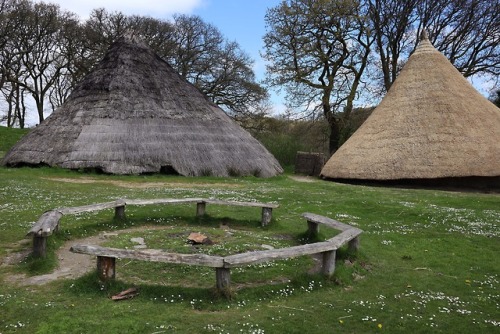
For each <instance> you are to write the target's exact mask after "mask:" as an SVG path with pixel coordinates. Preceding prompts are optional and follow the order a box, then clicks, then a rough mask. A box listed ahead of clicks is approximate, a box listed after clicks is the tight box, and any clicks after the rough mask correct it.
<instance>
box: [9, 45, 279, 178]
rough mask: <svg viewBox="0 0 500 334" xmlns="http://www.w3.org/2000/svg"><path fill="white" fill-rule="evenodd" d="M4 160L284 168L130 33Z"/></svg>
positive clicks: (186, 170)
mask: <svg viewBox="0 0 500 334" xmlns="http://www.w3.org/2000/svg"><path fill="white" fill-rule="evenodd" d="M2 163H3V164H4V165H8V166H18V165H39V164H47V165H50V166H60V167H63V168H71V169H80V168H83V169H86V168H90V169H93V168H95V169H100V170H102V171H104V172H106V173H113V174H138V173H151V172H160V171H171V172H177V173H179V174H181V175H214V176H227V175H258V176H262V177H269V176H274V175H276V174H279V173H281V172H282V168H281V166H280V165H279V163H278V162H277V160H276V159H275V158H274V157H273V156H272V155H271V154H270V153H269V152H268V151H267V150H266V149H265V148H264V147H263V146H262V145H261V144H260V143H259V142H258V141H257V140H256V139H254V138H253V137H252V136H251V135H250V134H249V133H248V132H246V131H245V130H244V129H243V128H241V127H240V126H239V125H237V124H236V123H235V122H234V121H233V120H232V119H230V118H229V117H228V116H227V115H226V114H225V113H224V111H223V110H222V109H220V108H219V107H217V106H216V105H215V104H213V103H212V102H210V101H209V100H208V99H207V98H206V97H205V96H204V95H203V94H202V93H200V92H199V91H198V90H197V89H196V88H195V87H194V86H193V85H191V84H190V83H188V82H187V81H186V80H184V79H183V78H182V77H180V76H179V75H178V74H177V73H176V72H175V71H174V70H173V69H172V68H171V67H170V66H169V65H168V64H167V63H166V62H165V61H163V60H162V59H160V57H158V56H157V55H156V54H155V53H154V52H153V51H152V50H151V49H150V48H149V47H147V46H146V45H145V44H143V43H142V42H140V41H137V39H136V38H134V37H132V36H124V37H122V38H120V39H119V40H118V41H117V42H116V43H114V44H113V45H112V46H111V47H110V49H109V50H108V52H107V54H106V55H105V57H104V59H103V60H102V61H101V62H100V63H99V64H98V65H97V66H96V68H95V69H94V70H93V71H92V72H91V73H90V74H89V75H87V76H86V77H85V78H84V79H83V80H82V82H80V83H79V85H78V86H77V87H76V88H75V90H74V91H73V92H72V94H71V95H70V97H69V98H68V100H67V101H66V102H65V103H64V104H63V105H62V106H61V107H60V108H59V109H58V110H56V111H55V112H54V113H53V114H52V115H51V116H50V117H48V118H47V119H46V120H45V122H43V123H42V124H40V125H39V126H38V127H36V128H34V129H33V130H32V131H31V132H30V133H29V134H28V135H26V136H25V137H24V138H23V139H22V140H21V141H20V142H19V143H17V144H16V145H15V146H14V147H13V148H12V149H11V151H9V152H8V153H7V155H6V156H5V157H4V159H3V161H2Z"/></svg>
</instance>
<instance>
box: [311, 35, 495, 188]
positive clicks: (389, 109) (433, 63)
mask: <svg viewBox="0 0 500 334" xmlns="http://www.w3.org/2000/svg"><path fill="white" fill-rule="evenodd" d="M321 175H322V177H323V178H327V179H333V180H337V181H344V182H351V183H360V182H361V183H366V182H375V183H383V184H391V183H392V184H408V183H411V184H424V185H425V184H429V185H439V186H441V185H444V186H448V185H452V186H467V187H468V186H473V187H474V186H486V187H495V188H498V187H499V185H500V109H498V108H497V107H496V106H495V105H494V104H493V103H491V102H490V101H488V100H487V99H486V98H485V97H483V96H482V95H481V94H480V93H479V92H477V91H476V90H475V89H474V88H473V87H472V86H471V85H470V84H469V82H468V81H467V80H466V79H465V78H464V77H463V76H462V75H461V74H460V72H458V70H457V69H455V67H454V66H453V65H452V64H451V63H450V62H449V61H448V59H447V58H446V57H445V56H444V55H442V54H441V53H440V52H439V51H437V50H436V49H435V48H434V47H433V45H432V44H431V43H430V42H429V40H428V39H427V36H426V35H425V34H423V36H422V38H421V41H420V43H419V45H418V47H417V48H416V50H415V52H414V53H413V54H412V55H411V56H410V58H409V60H408V62H407V63H406V65H405V66H404V68H403V69H402V71H401V73H400V74H399V76H398V78H397V79H396V81H395V82H394V84H393V85H392V87H391V88H390V90H389V91H388V92H387V95H386V96H385V97H384V99H383V100H382V101H381V103H380V105H379V106H378V107H377V108H376V109H375V110H374V111H373V113H372V115H371V116H370V117H369V118H368V119H367V120H366V121H365V122H364V123H363V125H362V126H361V127H360V128H359V129H358V130H357V131H356V132H355V133H354V134H353V135H352V136H351V137H350V138H349V139H348V140H347V141H346V142H345V143H344V145H342V147H340V149H339V150H338V151H337V152H335V154H334V155H333V156H332V157H331V158H330V159H329V160H328V162H327V163H326V164H325V166H324V168H323V169H322V171H321Z"/></svg>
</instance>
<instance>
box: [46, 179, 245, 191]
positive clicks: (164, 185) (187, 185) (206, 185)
mask: <svg viewBox="0 0 500 334" xmlns="http://www.w3.org/2000/svg"><path fill="white" fill-rule="evenodd" d="M45 179H46V180H51V181H57V182H66V183H79V184H88V183H102V184H111V185H113V186H117V187H122V188H130V189H148V188H175V187H183V188H219V187H220V188H222V187H225V188H227V187H229V188H238V187H241V185H239V184H235V183H232V184H231V183H184V182H126V181H119V180H97V179H93V178H90V177H82V178H78V179H71V178H62V177H61V178H57V177H50V178H45Z"/></svg>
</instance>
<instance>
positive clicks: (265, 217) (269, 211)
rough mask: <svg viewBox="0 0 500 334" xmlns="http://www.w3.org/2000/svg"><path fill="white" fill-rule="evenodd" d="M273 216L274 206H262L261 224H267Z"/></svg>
mask: <svg viewBox="0 0 500 334" xmlns="http://www.w3.org/2000/svg"><path fill="white" fill-rule="evenodd" d="M272 218H273V208H262V220H261V222H260V223H261V225H262V226H267V225H269V223H270V222H271V219H272Z"/></svg>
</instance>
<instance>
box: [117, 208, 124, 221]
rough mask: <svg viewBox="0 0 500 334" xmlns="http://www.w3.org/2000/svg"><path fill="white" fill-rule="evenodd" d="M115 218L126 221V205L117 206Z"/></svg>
mask: <svg viewBox="0 0 500 334" xmlns="http://www.w3.org/2000/svg"><path fill="white" fill-rule="evenodd" d="M115 218H117V219H125V205H122V206H117V207H116V208H115Z"/></svg>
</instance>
